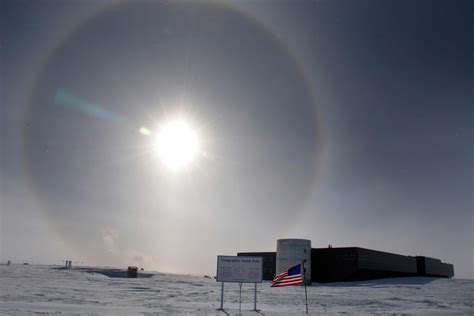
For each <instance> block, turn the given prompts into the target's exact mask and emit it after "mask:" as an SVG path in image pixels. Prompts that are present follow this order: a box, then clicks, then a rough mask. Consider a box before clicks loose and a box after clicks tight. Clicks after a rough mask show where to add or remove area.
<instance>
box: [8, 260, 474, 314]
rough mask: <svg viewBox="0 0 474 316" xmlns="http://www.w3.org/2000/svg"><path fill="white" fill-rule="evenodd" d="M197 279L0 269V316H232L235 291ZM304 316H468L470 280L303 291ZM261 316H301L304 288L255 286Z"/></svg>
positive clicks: (246, 293)
mask: <svg viewBox="0 0 474 316" xmlns="http://www.w3.org/2000/svg"><path fill="white" fill-rule="evenodd" d="M220 289H221V285H220V283H217V282H216V281H215V280H214V279H209V278H205V277H203V276H189V275H176V274H165V273H157V274H156V275H154V276H152V277H150V278H138V279H124V278H109V277H107V276H105V275H102V274H98V273H87V272H85V271H83V270H80V269H74V268H73V269H72V270H58V269H53V268H52V267H50V266H38V265H28V266H26V265H11V266H6V265H2V266H0V314H14V315H17V314H29V313H57V314H60V313H65V314H119V315H130V314H146V315H148V314H204V315H208V314H211V315H226V314H227V315H229V314H230V315H236V314H238V312H239V287H238V285H237V284H230V283H226V284H225V303H224V309H225V313H224V312H220V311H217V310H216V309H217V308H219V304H220ZM308 301H309V311H310V314H313V315H318V314H337V313H347V314H385V313H389V314H426V315H433V314H439V315H445V314H463V315H465V314H468V315H469V314H471V315H472V314H473V313H474V309H473V301H474V280H462V279H435V278H426V277H416V278H397V279H385V280H377V281H364V282H349V283H334V284H326V285H321V284H314V285H313V286H311V287H308ZM257 308H258V309H260V310H261V311H260V312H259V314H264V315H287V314H300V315H301V314H304V311H305V307H304V288H303V287H286V288H270V283H269V282H264V283H262V284H259V285H258V305H257ZM251 309H253V284H244V285H243V287H242V314H244V315H250V314H253V315H258V314H257V313H256V312H252V311H250V310H251Z"/></svg>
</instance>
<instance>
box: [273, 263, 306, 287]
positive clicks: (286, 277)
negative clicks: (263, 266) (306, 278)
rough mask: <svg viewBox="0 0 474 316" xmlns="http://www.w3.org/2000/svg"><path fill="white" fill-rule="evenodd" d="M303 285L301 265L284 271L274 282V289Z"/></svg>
mask: <svg viewBox="0 0 474 316" xmlns="http://www.w3.org/2000/svg"><path fill="white" fill-rule="evenodd" d="M298 284H303V276H302V275H301V263H300V264H297V265H296V266H293V267H291V268H288V269H285V270H283V271H282V272H281V273H279V274H277V276H276V277H275V278H274V279H273V281H272V287H281V286H290V285H298Z"/></svg>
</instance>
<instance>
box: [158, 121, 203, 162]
mask: <svg viewBox="0 0 474 316" xmlns="http://www.w3.org/2000/svg"><path fill="white" fill-rule="evenodd" d="M199 147H200V146H199V137H198V133H197V131H196V130H195V129H194V128H193V127H192V126H191V125H190V124H189V123H188V122H187V121H186V120H184V119H176V120H173V121H169V122H166V123H164V125H163V126H161V128H160V129H159V131H158V134H157V135H156V139H155V149H156V152H157V153H158V156H159V158H160V160H161V162H162V163H163V164H164V165H165V166H166V167H168V168H169V169H173V170H178V169H183V168H186V167H187V166H189V165H190V164H191V163H192V162H193V161H194V160H195V158H196V156H197V155H198V153H199Z"/></svg>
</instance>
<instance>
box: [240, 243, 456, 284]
mask: <svg viewBox="0 0 474 316" xmlns="http://www.w3.org/2000/svg"><path fill="white" fill-rule="evenodd" d="M237 255H238V256H258V257H262V258H263V279H264V280H272V279H273V278H274V277H275V275H276V274H277V273H280V272H281V271H282V270H283V269H285V268H288V267H291V266H293V265H296V264H298V263H302V262H304V264H305V266H306V279H305V281H306V283H307V284H309V283H311V282H319V283H328V282H343V281H362V280H373V279H380V278H390V277H407V276H431V277H444V278H451V277H453V276H454V267H453V265H452V264H450V263H444V262H441V260H439V259H435V258H429V257H424V256H404V255H399V254H393V253H388V252H383V251H377V250H371V249H365V248H360V247H341V248H335V247H334V248H333V247H328V248H311V241H310V240H307V239H279V240H277V251H276V252H239V253H237Z"/></svg>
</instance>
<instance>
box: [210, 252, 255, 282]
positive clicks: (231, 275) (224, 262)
mask: <svg viewBox="0 0 474 316" xmlns="http://www.w3.org/2000/svg"><path fill="white" fill-rule="evenodd" d="M262 277H263V259H262V257H243V256H217V278H216V279H217V282H239V283H262Z"/></svg>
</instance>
